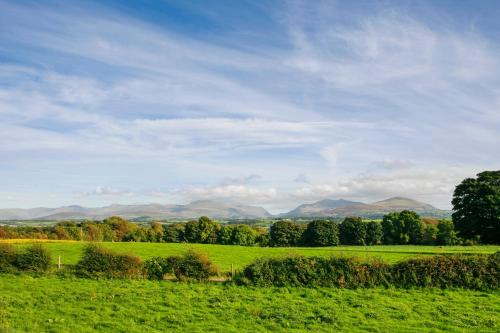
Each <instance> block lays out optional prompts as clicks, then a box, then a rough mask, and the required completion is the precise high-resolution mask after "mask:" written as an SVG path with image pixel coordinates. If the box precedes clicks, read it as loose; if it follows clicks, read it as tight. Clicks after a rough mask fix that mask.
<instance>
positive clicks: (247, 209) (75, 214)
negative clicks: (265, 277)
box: [0, 200, 271, 220]
mask: <svg viewBox="0 0 500 333" xmlns="http://www.w3.org/2000/svg"><path fill="white" fill-rule="evenodd" d="M114 215H116V216H121V217H124V218H129V219H134V218H141V219H147V218H157V219H190V218H198V217H200V216H202V215H207V216H209V217H212V218H218V219H239V218H241V219H252V218H266V217H270V216H271V214H269V212H267V211H266V210H265V209H264V208H262V207H256V206H249V205H244V204H241V203H234V202H225V201H218V200H200V201H194V202H191V203H190V204H187V205H161V204H144V205H117V204H114V205H110V206H106V207H99V208H86V207H81V206H65V207H59V208H43V207H40V208H32V209H19V208H14V209H0V220H69V219H96V220H101V219H104V218H106V217H109V216H114Z"/></svg>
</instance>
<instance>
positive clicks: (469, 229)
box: [452, 170, 500, 244]
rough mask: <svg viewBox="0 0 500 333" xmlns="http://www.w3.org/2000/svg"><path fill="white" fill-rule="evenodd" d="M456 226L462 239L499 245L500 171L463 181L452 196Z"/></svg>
mask: <svg viewBox="0 0 500 333" xmlns="http://www.w3.org/2000/svg"><path fill="white" fill-rule="evenodd" d="M452 204H453V214H452V218H453V223H454V224H455V228H456V230H457V231H458V232H459V233H460V236H461V237H463V238H468V239H473V238H477V237H479V238H480V241H481V242H482V243H489V244H499V243H500V170H499V171H484V172H481V173H479V174H478V175H477V178H467V179H464V180H463V181H462V183H460V184H459V185H458V186H457V187H456V188H455V192H454V193H453V200H452Z"/></svg>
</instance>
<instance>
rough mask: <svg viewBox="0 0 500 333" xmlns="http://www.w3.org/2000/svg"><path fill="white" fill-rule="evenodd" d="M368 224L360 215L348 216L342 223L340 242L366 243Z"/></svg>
mask: <svg viewBox="0 0 500 333" xmlns="http://www.w3.org/2000/svg"><path fill="white" fill-rule="evenodd" d="M366 227H367V224H366V223H364V222H363V220H362V219H361V218H360V217H346V218H345V219H344V221H343V222H342V223H341V224H340V243H341V244H346V245H365V244H366V229H367V228H366Z"/></svg>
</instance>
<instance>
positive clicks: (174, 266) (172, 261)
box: [144, 251, 219, 281]
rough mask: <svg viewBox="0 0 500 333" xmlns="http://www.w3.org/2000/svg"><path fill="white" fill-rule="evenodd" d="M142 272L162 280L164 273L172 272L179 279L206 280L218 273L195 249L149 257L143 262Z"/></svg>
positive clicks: (148, 276)
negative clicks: (168, 255) (170, 254)
mask: <svg viewBox="0 0 500 333" xmlns="http://www.w3.org/2000/svg"><path fill="white" fill-rule="evenodd" d="M144 272H145V275H146V277H147V278H148V279H150V280H163V278H164V277H165V275H167V274H169V273H173V274H174V275H175V277H176V278H177V280H179V281H207V280H208V278H209V277H210V276H213V275H218V274H219V272H218V269H217V268H216V267H215V266H214V265H213V264H212V263H211V262H210V260H209V259H208V257H207V256H206V255H205V254H202V253H199V252H195V251H188V252H187V253H185V254H184V255H182V256H170V257H166V258H161V257H156V258H151V259H149V260H147V261H146V262H145V263H144Z"/></svg>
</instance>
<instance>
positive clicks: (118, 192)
mask: <svg viewBox="0 0 500 333" xmlns="http://www.w3.org/2000/svg"><path fill="white" fill-rule="evenodd" d="M74 195H75V196H76V197H88V196H104V197H133V196H134V195H135V193H134V192H132V191H129V190H125V189H116V188H112V187H108V186H96V188H95V189H94V190H92V191H89V192H76V193H74Z"/></svg>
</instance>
